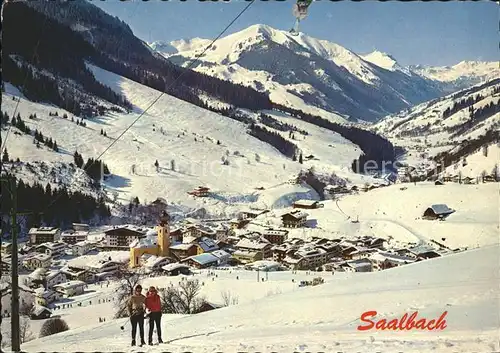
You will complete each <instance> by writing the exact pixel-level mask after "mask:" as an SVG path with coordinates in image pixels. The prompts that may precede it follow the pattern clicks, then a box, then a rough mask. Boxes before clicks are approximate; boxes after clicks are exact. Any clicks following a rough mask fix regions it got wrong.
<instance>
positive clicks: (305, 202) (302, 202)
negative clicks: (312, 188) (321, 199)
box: [294, 200, 318, 206]
mask: <svg viewBox="0 0 500 353" xmlns="http://www.w3.org/2000/svg"><path fill="white" fill-rule="evenodd" d="M317 203H318V201H316V200H298V201H295V202H294V205H298V206H313V205H314V204H317Z"/></svg>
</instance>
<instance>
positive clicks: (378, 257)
mask: <svg viewBox="0 0 500 353" xmlns="http://www.w3.org/2000/svg"><path fill="white" fill-rule="evenodd" d="M369 259H371V260H375V261H380V262H383V261H385V260H389V261H392V262H398V263H402V264H403V263H405V262H407V263H409V262H414V261H415V259H412V258H410V257H406V256H400V255H397V254H390V253H387V252H378V253H376V254H373V255H371V256H370V257H369Z"/></svg>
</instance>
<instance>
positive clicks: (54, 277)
mask: <svg viewBox="0 0 500 353" xmlns="http://www.w3.org/2000/svg"><path fill="white" fill-rule="evenodd" d="M66 281H67V279H66V275H65V274H64V273H63V272H61V271H48V272H47V273H46V274H45V278H44V282H45V288H46V289H51V288H54V286H56V285H58V284H61V283H64V282H66Z"/></svg>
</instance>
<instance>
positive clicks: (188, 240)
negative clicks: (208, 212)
mask: <svg viewBox="0 0 500 353" xmlns="http://www.w3.org/2000/svg"><path fill="white" fill-rule="evenodd" d="M197 239H198V238H196V237H192V236H190V235H187V236H185V237H182V242H183V243H184V244H192V243H194V242H195V241H196V240H197Z"/></svg>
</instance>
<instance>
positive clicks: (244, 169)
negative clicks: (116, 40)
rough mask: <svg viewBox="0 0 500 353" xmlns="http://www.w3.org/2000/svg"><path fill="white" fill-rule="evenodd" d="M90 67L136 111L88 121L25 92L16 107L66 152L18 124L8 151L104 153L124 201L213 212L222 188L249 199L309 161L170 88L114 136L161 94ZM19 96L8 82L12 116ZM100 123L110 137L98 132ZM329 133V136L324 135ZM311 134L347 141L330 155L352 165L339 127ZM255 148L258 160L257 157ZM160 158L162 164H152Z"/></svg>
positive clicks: (67, 157) (25, 154) (112, 187)
mask: <svg viewBox="0 0 500 353" xmlns="http://www.w3.org/2000/svg"><path fill="white" fill-rule="evenodd" d="M90 68H91V69H92V71H93V73H94V75H95V77H96V78H97V80H99V81H100V82H102V83H104V84H106V85H108V86H110V87H111V88H112V89H113V90H115V91H116V92H119V93H121V94H123V95H124V96H125V97H126V98H127V99H128V100H129V101H130V102H131V103H132V104H133V106H134V111H133V112H132V113H130V114H118V113H109V114H107V115H105V116H102V117H99V118H95V119H91V120H87V121H86V123H87V126H86V127H82V126H78V125H76V123H75V122H72V121H71V117H72V115H71V114H69V113H67V112H66V113H67V115H68V119H63V118H62V115H63V113H65V112H64V111H63V110H62V109H59V108H57V107H53V106H50V105H48V104H39V103H33V102H30V101H27V100H25V99H24V98H22V97H21V100H20V103H19V106H18V109H17V112H19V113H20V114H21V117H22V118H23V120H24V121H25V123H26V124H27V125H28V126H29V127H30V128H31V129H32V130H35V129H38V130H39V131H41V132H42V133H43V134H44V135H45V136H48V137H51V138H52V139H54V140H56V141H57V144H58V146H59V148H60V152H59V153H56V152H54V151H51V150H49V149H47V148H46V147H42V148H40V149H38V148H36V146H35V145H34V144H33V143H32V141H33V140H32V137H30V136H28V135H22V134H20V133H16V132H17V129H15V128H13V129H12V132H11V133H10V134H9V138H8V141H7V149H8V151H9V154H10V158H12V159H14V160H15V159H16V158H20V159H21V161H24V162H29V161H41V160H43V161H48V162H50V161H57V162H67V163H68V162H72V161H73V154H74V152H75V151H78V152H79V153H80V154H82V155H83V158H84V159H85V160H87V158H91V157H93V158H96V157H98V156H99V155H100V154H102V153H103V152H105V154H104V155H103V157H102V160H103V161H104V162H105V163H106V164H107V165H108V166H109V169H110V171H111V173H112V174H113V176H112V177H111V178H110V179H108V180H107V181H106V182H105V186H106V189H107V191H108V192H110V193H112V192H116V193H118V200H119V201H122V202H128V201H129V200H130V198H131V197H134V196H138V197H139V199H140V201H141V202H143V201H153V200H155V199H156V198H157V197H163V198H165V199H166V200H168V202H169V203H183V204H185V205H186V206H189V207H193V208H195V207H205V208H207V209H213V211H214V212H215V213H218V212H225V211H224V210H225V209H226V207H227V206H228V202H225V201H224V200H225V199H226V198H225V196H224V195H223V194H230V195H232V197H231V200H233V201H232V202H229V203H230V204H233V203H238V202H243V203H248V202H249V200H255V199H256V198H257V197H258V196H255V195H256V193H255V188H257V187H264V188H268V187H272V186H275V185H277V184H280V183H283V182H285V181H287V180H289V179H290V178H292V177H294V176H296V175H297V173H298V172H299V171H300V170H301V169H302V168H304V166H303V165H301V164H299V163H297V162H293V161H291V160H290V159H288V158H285V157H284V156H283V155H281V154H280V153H279V152H278V151H277V150H276V149H275V148H274V147H272V146H270V145H269V144H267V143H264V142H262V141H260V140H258V139H256V138H254V137H252V136H250V135H248V134H247V133H246V126H245V125H244V124H242V123H240V122H238V121H235V120H231V119H229V118H227V117H223V116H221V115H218V114H216V113H213V112H210V111H207V110H204V109H201V108H199V107H196V106H194V105H191V104H189V103H187V102H184V101H181V100H179V99H176V98H174V97H171V96H168V95H166V94H164V95H162V96H161V98H160V99H159V100H158V101H157V102H156V103H155V104H154V105H153V106H152V107H151V109H149V110H148V111H147V112H146V113H145V114H144V115H143V116H142V117H141V119H139V121H138V122H137V123H136V124H135V125H134V126H133V127H132V128H130V129H129V130H128V131H127V132H126V133H125V134H124V135H123V136H122V137H121V138H120V139H119V140H118V141H115V139H116V138H118V137H119V136H120V134H122V133H123V132H124V131H125V129H126V128H128V127H129V126H130V125H131V124H132V123H133V121H134V120H135V119H136V118H137V117H138V116H139V114H140V113H141V112H143V111H144V109H146V108H147V107H148V106H149V105H151V103H153V102H154V101H155V99H157V98H158V97H160V94H161V93H160V92H159V91H156V90H154V89H151V88H148V87H146V86H143V85H141V84H138V83H136V82H134V81H131V80H128V79H126V78H123V77H121V76H118V75H115V74H113V73H110V72H108V71H104V70H102V69H99V68H97V67H95V66H90ZM7 85H8V84H7ZM13 96H19V95H18V92H16V90H15V89H14V88H13V87H12V86H10V85H8V90H7V92H6V93H4V94H3V95H2V98H3V105H2V110H3V111H5V112H7V113H8V114H9V115H12V113H13V111H14V110H15V106H16V103H17V102H16V101H14V100H13V99H12V97H13ZM56 111H57V112H58V117H55V116H49V112H56ZM31 113H36V115H37V119H34V120H32V119H28V115H29V114H31ZM75 120H76V119H75ZM101 129H103V130H104V131H105V132H106V134H107V136H103V135H100V130H101ZM5 135H6V130H2V138H5ZM323 137H325V138H327V140H325V141H321V140H320V139H322V138H323ZM313 138H315V139H316V140H315V142H316V143H317V146H319V148H322V145H326V144H328V143H333V144H337V145H338V146H342V151H343V154H342V155H338V159H337V162H336V161H335V160H334V159H332V158H330V160H329V163H330V164H331V165H332V169H331V171H334V170H335V169H336V168H339V167H341V166H345V167H347V166H349V165H350V163H351V161H352V159H353V158H355V157H356V156H357V155H358V151H359V148H358V147H357V146H355V145H353V144H351V143H350V142H349V141H346V140H345V139H343V138H341V137H340V136H338V135H337V134H333V133H329V134H328V135H326V134H325V133H324V132H322V134H319V135H318V136H315V137H313ZM217 141H220V144H217ZM111 144H113V145H112V146H111V147H110V148H109V149H108V147H109V146H110V145H111ZM313 152H314V151H313ZM257 154H258V155H259V157H260V161H259V162H258V161H256V159H257V158H256V155H257ZM223 156H224V157H226V158H227V159H228V160H229V165H223V164H222V157H223ZM156 160H158V163H159V166H160V167H159V171H156V168H155V167H154V163H155V161H156ZM172 160H173V161H174V164H175V166H174V170H172V168H171V163H172V162H171V161H172ZM348 160H349V161H348ZM133 169H135V172H134V171H133ZM199 185H203V186H207V187H209V188H210V189H211V192H212V193H213V196H214V197H212V198H208V199H203V200H194V199H193V198H191V197H190V196H188V195H187V192H188V191H191V190H192V189H194V188H196V187H197V186H199ZM262 193H264V194H265V191H263V192H262ZM292 193H293V191H292ZM278 197H281V195H279V196H278Z"/></svg>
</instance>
